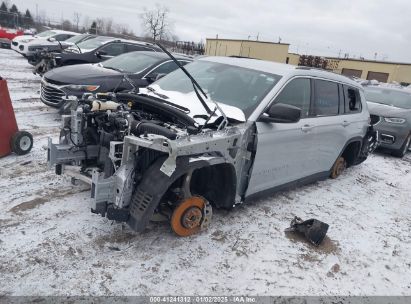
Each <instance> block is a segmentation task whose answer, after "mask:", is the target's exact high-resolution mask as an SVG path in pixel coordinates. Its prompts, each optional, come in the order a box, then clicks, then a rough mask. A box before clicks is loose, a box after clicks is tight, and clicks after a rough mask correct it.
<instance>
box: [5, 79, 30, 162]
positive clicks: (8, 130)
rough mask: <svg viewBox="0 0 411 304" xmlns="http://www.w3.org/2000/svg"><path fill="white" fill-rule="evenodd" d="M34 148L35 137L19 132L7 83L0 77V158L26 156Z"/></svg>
mask: <svg viewBox="0 0 411 304" xmlns="http://www.w3.org/2000/svg"><path fill="white" fill-rule="evenodd" d="M32 147H33V136H32V135H31V134H30V133H29V132H26V131H19V129H18V127H17V121H16V117H15V115H14V110H13V106H12V103H11V99H10V95H9V90H8V88H7V82H6V80H5V79H2V78H1V77H0V157H3V156H6V155H8V154H10V153H11V152H14V153H16V154H17V155H24V154H27V153H29V152H30V150H31V148H32Z"/></svg>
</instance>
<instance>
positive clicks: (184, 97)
mask: <svg viewBox="0 0 411 304" xmlns="http://www.w3.org/2000/svg"><path fill="white" fill-rule="evenodd" d="M151 87H152V88H153V89H154V90H155V92H151V91H150V90H148V89H140V93H142V94H146V95H150V96H153V97H156V98H161V97H160V96H159V95H158V94H161V95H165V96H167V97H168V99H165V100H166V101H167V102H170V103H173V104H176V105H179V106H182V107H185V108H187V109H189V110H190V113H188V116H190V117H191V118H193V119H194V120H195V121H196V122H198V123H199V124H200V125H201V124H203V123H204V122H205V120H204V119H203V118H201V117H199V116H205V117H208V114H207V112H206V110H205V109H204V107H203V106H202V105H201V102H200V101H199V100H198V98H197V96H196V94H195V92H194V91H191V92H190V93H187V94H184V93H181V92H176V91H165V90H162V89H161V88H160V87H159V86H158V85H156V84H153V85H151ZM156 93H157V94H156ZM205 102H206V103H207V105H208V106H209V108H210V109H211V110H214V108H215V104H214V102H213V101H211V100H209V99H206V100H205ZM218 105H219V106H220V107H221V109H222V110H223V111H224V113H225V114H226V115H227V117H228V118H231V119H234V120H237V121H239V122H245V121H246V119H245V115H244V112H243V111H242V110H241V109H239V108H237V107H233V106H230V105H226V104H222V103H218ZM220 116H221V114H220V113H219V111H218V110H217V111H216V115H215V116H213V117H212V118H211V119H210V121H209V122H210V123H213V122H214V121H215V120H216V119H217V118H219V117H220Z"/></svg>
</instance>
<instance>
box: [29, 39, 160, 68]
mask: <svg viewBox="0 0 411 304" xmlns="http://www.w3.org/2000/svg"><path fill="white" fill-rule="evenodd" d="M133 51H151V52H158V51H160V52H161V49H160V48H158V47H157V46H156V45H154V44H151V43H147V42H143V41H136V40H125V39H118V38H113V37H107V36H98V37H95V38H93V39H89V40H86V41H83V42H81V43H78V44H76V45H75V46H72V47H69V48H67V49H65V50H63V51H62V52H60V53H53V52H51V53H48V54H45V56H44V57H43V58H42V60H41V62H40V63H38V64H37V65H36V66H35V67H34V70H33V72H34V73H35V74H39V75H43V74H44V73H46V72H47V71H49V70H51V69H53V68H56V67H62V66H67V65H75V64H83V63H98V62H102V61H105V60H107V59H110V58H113V57H116V56H118V55H121V54H124V53H129V52H133Z"/></svg>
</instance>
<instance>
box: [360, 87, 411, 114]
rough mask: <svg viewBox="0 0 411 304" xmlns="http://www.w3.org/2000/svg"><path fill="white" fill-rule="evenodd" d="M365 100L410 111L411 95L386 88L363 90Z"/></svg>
mask: <svg viewBox="0 0 411 304" xmlns="http://www.w3.org/2000/svg"><path fill="white" fill-rule="evenodd" d="M365 99H366V100H367V101H370V102H375V103H381V104H385V105H389V106H394V107H397V108H402V109H411V93H409V92H400V91H397V90H390V89H386V88H379V87H376V88H370V87H369V88H365Z"/></svg>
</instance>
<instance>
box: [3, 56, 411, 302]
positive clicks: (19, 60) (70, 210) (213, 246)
mask: <svg viewBox="0 0 411 304" xmlns="http://www.w3.org/2000/svg"><path fill="white" fill-rule="evenodd" d="M0 75H1V76H3V77H4V78H6V79H7V80H8V84H9V89H10V93H11V96H12V99H13V105H14V107H15V112H16V116H17V120H18V123H19V125H20V128H21V129H26V130H28V131H30V132H32V133H33V134H34V139H35V144H34V148H33V151H32V152H31V153H30V154H28V155H26V156H20V157H17V156H14V155H11V156H7V157H5V158H2V159H0V295H87V294H92V295H167V294H173V295H193V294H200V295H235V294H242V295H244V294H247V295H411V258H410V257H411V208H410V205H411V199H410V198H411V187H410V185H411V154H410V153H409V154H408V155H407V156H406V157H405V158H404V159H402V160H400V159H397V158H393V157H391V156H388V155H383V154H376V155H373V156H371V157H370V158H369V159H368V160H367V161H366V162H365V163H363V164H362V165H360V166H357V167H355V168H350V169H348V170H347V171H346V172H345V173H344V174H343V176H341V177H340V178H338V179H337V180H326V181H323V182H318V183H315V184H312V185H309V186H305V187H302V188H299V189H296V190H293V191H289V192H283V193H279V194H277V195H275V196H272V197H269V198H266V199H263V200H259V201H255V202H253V203H251V204H248V205H243V206H240V207H239V208H236V209H235V210H234V211H232V212H224V211H215V214H214V217H213V222H212V225H211V227H210V228H209V229H208V230H207V231H204V232H202V233H201V234H199V235H196V236H193V237H189V238H179V237H176V236H175V235H174V234H173V233H172V231H171V229H170V227H169V226H168V224H167V223H152V224H150V225H149V227H148V230H147V232H145V233H142V234H138V233H134V232H132V231H131V230H130V229H129V228H127V227H123V226H122V225H120V224H116V223H111V222H110V221H108V220H107V219H105V218H102V217H99V216H97V215H94V214H92V213H91V212H90V208H89V201H90V199H89V191H88V190H87V187H85V186H84V185H77V186H73V185H71V183H70V180H68V179H67V178H64V177H58V176H56V175H55V174H54V172H53V170H48V168H47V164H46V150H45V145H46V143H47V137H48V136H52V137H54V138H56V135H57V132H58V126H59V116H58V114H57V113H56V110H54V109H51V108H49V107H47V106H45V105H43V104H42V103H41V102H40V100H39V83H40V78H39V77H37V76H35V75H33V74H32V73H31V70H30V66H29V65H28V64H27V62H26V60H25V59H24V58H23V57H21V56H20V55H18V54H16V53H14V52H12V51H10V50H0ZM295 215H298V216H300V217H302V218H305V219H308V218H312V217H314V218H317V219H320V220H323V221H325V222H327V223H328V224H330V229H329V232H328V237H327V238H326V240H325V241H324V243H323V244H322V245H321V246H320V247H319V248H315V247H313V246H311V245H309V244H308V243H306V242H304V241H302V240H299V239H297V238H293V237H288V236H287V235H286V234H285V233H284V232H283V231H284V229H285V228H286V227H287V226H288V225H289V223H290V221H291V219H292V218H293V217H294V216H295Z"/></svg>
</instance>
